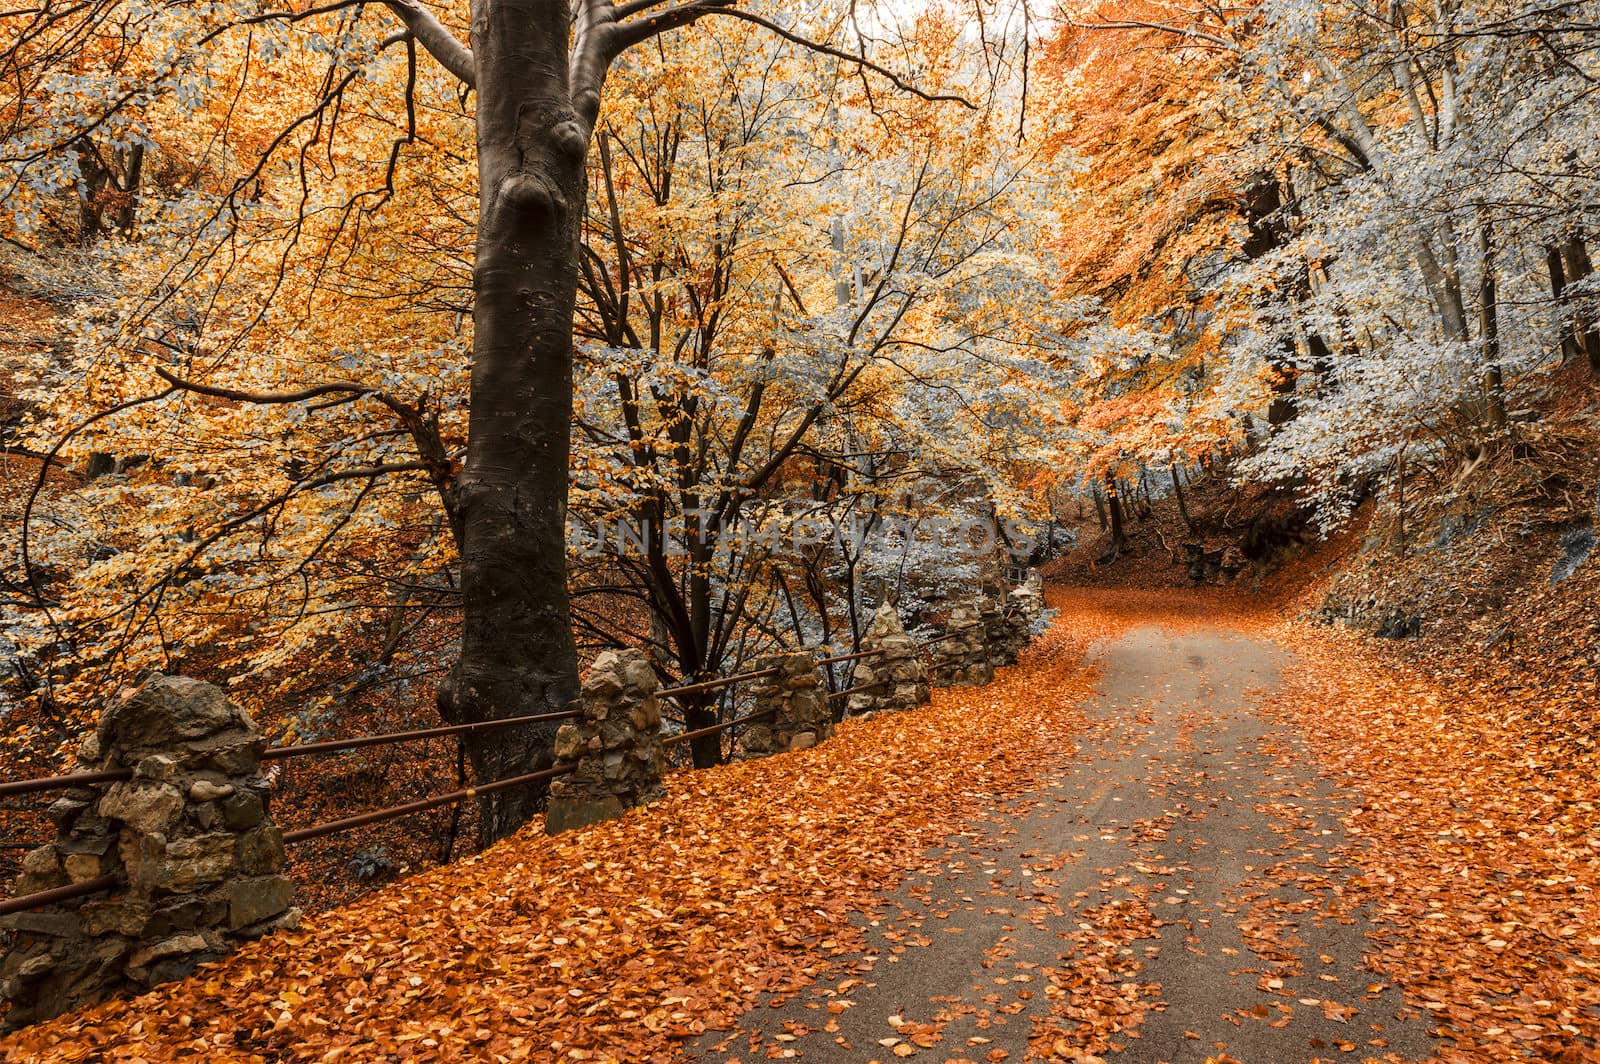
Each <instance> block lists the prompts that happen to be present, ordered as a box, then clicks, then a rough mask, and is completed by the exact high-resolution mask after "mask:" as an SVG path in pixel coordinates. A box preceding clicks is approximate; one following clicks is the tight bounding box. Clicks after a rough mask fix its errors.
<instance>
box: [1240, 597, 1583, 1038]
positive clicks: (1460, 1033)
mask: <svg viewBox="0 0 1600 1064" xmlns="http://www.w3.org/2000/svg"><path fill="white" fill-rule="evenodd" d="M1274 634H1275V635H1276V636H1277V637H1278V638H1280V639H1281V640H1283V641H1284V642H1287V643H1289V644H1290V645H1292V646H1293V648H1294V649H1295V650H1296V651H1297V653H1298V654H1299V658H1298V660H1297V662H1296V664H1295V665H1294V666H1293V668H1292V669H1291V671H1290V673H1289V675H1288V680H1289V683H1288V685H1287V686H1286V688H1285V690H1284V692H1283V695H1282V697H1281V698H1279V699H1278V700H1277V701H1276V702H1275V704H1274V705H1273V706H1271V707H1269V709H1268V712H1269V713H1270V714H1271V715H1273V716H1275V717H1276V718H1277V720H1278V721H1279V722H1280V723H1283V724H1288V725H1292V726H1294V727H1296V728H1299V729H1301V730H1302V731H1303V732H1304V733H1305V734H1306V735H1307V737H1308V738H1309V739H1310V748H1311V749H1312V750H1314V751H1315V753H1316V756H1317V758H1318V760H1319V761H1320V762H1321V763H1322V767H1323V769H1324V771H1326V772H1327V773H1328V774H1329V775H1330V776H1331V777H1332V779H1333V780H1334V781H1335V782H1336V783H1338V784H1340V785H1341V786H1343V787H1347V788H1349V789H1351V790H1352V791H1354V792H1355V793H1357V794H1359V795H1361V796H1362V798H1363V802H1362V804H1361V805H1360V806H1359V807H1358V808H1357V809H1355V810H1354V811H1353V812H1352V813H1351V815H1349V816H1348V817H1347V818H1346V827H1347V829H1348V830H1349V832H1350V833H1351V834H1352V835H1353V836H1356V837H1358V838H1360V839H1361V840H1362V841H1363V845H1362V846H1360V847H1358V848H1357V850H1356V852H1357V853H1358V854H1359V857H1358V861H1359V865H1360V868H1359V874H1358V875H1357V876H1356V877H1355V878H1354V882H1355V884H1356V887H1357V890H1358V891H1359V892H1360V894H1361V896H1362V900H1364V901H1365V902H1366V904H1367V905H1368V907H1369V911H1370V913H1371V916H1372V919H1373V920H1374V922H1375V923H1376V924H1377V926H1378V928H1379V937H1380V940H1381V941H1380V943H1379V945H1380V948H1379V951H1378V953H1377V954H1376V956H1375V958H1374V962H1375V964H1376V965H1377V966H1378V967H1379V968H1380V969H1381V970H1382V971H1383V972H1385V974H1388V975H1390V976H1392V977H1393V978H1394V979H1395V980H1396V981H1397V982H1398V983H1400V984H1401V985H1402V986H1403V987H1404V988H1405V989H1406V991H1407V999H1408V1000H1409V1001H1410V1002H1411V1003H1413V1004H1415V1005H1417V1006H1419V1007H1422V1008H1425V1009H1427V1010H1429V1011H1430V1012H1431V1013H1432V1016H1433V1019H1434V1021H1435V1022H1436V1023H1437V1024H1438V1026H1439V1030H1440V1033H1441V1035H1443V1036H1444V1038H1445V1039H1446V1041H1445V1043H1443V1044H1442V1046H1441V1048H1440V1050H1439V1058H1440V1059H1441V1060H1443V1061H1447V1062H1454V1061H1460V1062H1465V1061H1485V1060H1495V1061H1505V1060H1540V1061H1557V1062H1576V1061H1585V1060H1594V1059H1596V1058H1597V1055H1600V754H1597V751H1596V744H1595V740H1594V735H1593V704H1592V703H1590V704H1589V705H1588V706H1587V708H1586V707H1585V705H1584V700H1583V699H1581V698H1578V697H1572V698H1563V696H1562V692H1561V690H1551V691H1549V692H1546V695H1547V696H1548V697H1545V698H1543V699H1542V700H1541V701H1540V703H1539V704H1538V705H1536V706H1534V705H1531V704H1530V705H1528V706H1521V707H1519V706H1516V705H1508V704H1507V703H1506V702H1504V701H1502V700H1500V699H1495V698H1490V697H1486V696H1485V695H1483V694H1482V693H1480V692H1474V691H1472V690H1471V689H1465V690H1464V689H1461V688H1456V689H1453V690H1445V689H1442V688H1441V687H1439V686H1438V685H1436V684H1435V683H1433V682H1431V681H1430V680H1429V679H1427V678H1426V677H1424V676H1423V675H1421V674H1419V673H1417V672H1414V671H1412V670H1405V671H1401V670H1398V669H1396V668H1395V666H1394V664H1393V663H1392V662H1386V661H1385V660H1384V657H1383V656H1382V655H1380V654H1379V653H1377V652H1375V651H1374V650H1373V649H1372V648H1371V647H1370V646H1363V645H1362V644H1361V642H1360V640H1359V639H1358V638H1357V637H1355V636H1353V635H1350V634H1348V633H1339V632H1330V631H1328V630H1326V629H1316V630H1308V629H1306V628H1303V627H1300V626H1293V627H1287V628H1283V629H1280V630H1278V631H1277V632H1275V633H1274ZM1568 693H1569V694H1570V693H1571V692H1570V691H1569V692H1568Z"/></svg>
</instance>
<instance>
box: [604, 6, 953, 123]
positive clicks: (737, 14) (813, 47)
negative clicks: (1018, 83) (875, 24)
mask: <svg viewBox="0 0 1600 1064" xmlns="http://www.w3.org/2000/svg"><path fill="white" fill-rule="evenodd" d="M737 2H738V0H689V2H688V3H683V4H679V5H678V6H676V7H674V8H672V9H670V10H668V11H663V12H661V13H660V14H658V15H652V16H650V17H649V18H643V19H639V20H637V21H634V22H622V23H618V24H617V25H616V28H615V30H614V31H613V34H612V42H613V51H612V53H611V54H612V55H613V56H615V55H620V54H621V53H622V52H624V51H626V50H627V49H628V48H631V47H633V46H634V45H635V44H638V43H640V42H641V41H647V40H649V39H650V38H652V37H655V36H658V35H660V34H662V33H666V32H667V31H669V30H674V29H678V28H680V27H683V26H688V25H690V24H692V23H694V22H698V21H699V20H700V19H702V18H704V17H705V16H707V15H725V16H727V17H728V18H734V19H738V20H739V21H741V22H748V23H750V24H751V25H754V26H760V27H761V28H762V29H764V30H766V31H767V32H768V33H771V34H773V35H775V36H777V37H781V38H783V39H784V40H786V41H788V42H789V43H790V44H797V45H799V46H800V47H802V48H805V49H807V50H808V51H812V52H816V53H818V54H819V55H827V56H832V57H833V58H835V59H842V60H844V61H845V62H846V63H853V64H855V65H856V66H858V67H860V68H861V69H863V70H870V71H872V72H873V73H874V74H877V75H878V76H879V77H881V78H884V79H885V80H886V81H888V82H889V83H890V84H891V85H893V86H894V87H895V88H897V89H899V90H900V91H901V92H905V93H909V94H910V95H912V96H918V97H921V98H922V99H924V100H928V101H931V102H934V103H958V104H960V105H961V106H963V107H965V108H968V109H969V110H973V111H976V110H977V109H978V105H977V104H975V103H973V102H972V101H971V100H969V99H967V98H966V97H965V96H961V95H958V94H954V93H938V92H929V91H927V90H926V89H919V88H917V87H916V86H915V85H912V84H911V83H910V82H908V81H906V80H905V79H904V78H902V77H900V75H898V74H896V73H895V72H894V71H892V70H890V69H888V68H887V67H883V66H879V65H878V64H877V63H874V62H873V61H872V60H870V59H868V58H867V57H866V56H863V55H854V54H852V53H850V52H846V51H843V50H841V49H838V48H835V47H833V46H832V45H828V44H823V43H822V42H821V41H814V40H811V39H810V38H809V37H803V36H801V35H800V34H798V33H794V32H792V31H790V30H786V29H784V28H783V27H782V26H780V25H778V24H777V23H776V22H773V21H771V20H770V19H766V18H762V17H761V16H760V15H756V14H752V13H751V12H749V11H742V10H740V9H739V8H737V7H734V6H733V5H734V4H735V3H737ZM644 6H649V5H644ZM640 7H641V5H640V4H637V3H636V4H630V5H625V8H627V9H633V10H637V9H639V8H640Z"/></svg>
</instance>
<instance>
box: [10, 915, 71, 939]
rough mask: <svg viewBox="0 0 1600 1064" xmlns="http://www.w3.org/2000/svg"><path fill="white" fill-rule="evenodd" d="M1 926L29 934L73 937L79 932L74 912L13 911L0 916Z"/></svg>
mask: <svg viewBox="0 0 1600 1064" xmlns="http://www.w3.org/2000/svg"><path fill="white" fill-rule="evenodd" d="M0 927H4V928H8V929H10V930H12V931H18V932H21V933H22V934H27V935H49V936H50V937H52V938H71V937H73V936H74V935H76V934H77V933H78V917H77V916H76V915H75V914H73V913H51V912H43V913H40V912H26V913H11V914H10V915H8V916H0Z"/></svg>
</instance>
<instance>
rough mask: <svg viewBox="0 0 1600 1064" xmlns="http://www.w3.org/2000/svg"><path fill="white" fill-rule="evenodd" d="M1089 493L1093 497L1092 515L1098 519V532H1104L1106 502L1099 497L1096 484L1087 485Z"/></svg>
mask: <svg viewBox="0 0 1600 1064" xmlns="http://www.w3.org/2000/svg"><path fill="white" fill-rule="evenodd" d="M1089 491H1090V493H1091V494H1093V495H1094V514H1095V516H1096V517H1098V518H1099V519H1100V531H1102V532H1104V531H1105V530H1106V501H1105V499H1103V498H1101V496H1100V486H1099V485H1098V484H1091V485H1089Z"/></svg>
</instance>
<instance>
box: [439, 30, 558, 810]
mask: <svg viewBox="0 0 1600 1064" xmlns="http://www.w3.org/2000/svg"><path fill="white" fill-rule="evenodd" d="M473 7H474V11H473V20H472V46H473V52H474V53H475V56H476V69H477V77H476V81H477V86H476V87H477V96H478V101H477V103H478V106H477V130H478V178H479V189H480V202H479V215H478V242H477V260H476V266H475V270H474V276H473V285H474V303H473V329H474V333H473V350H472V386H471V408H470V409H471V413H470V417H469V420H468V430H467V433H468V435H467V455H466V463H465V469H464V471H463V474H462V478H461V504H462V521H463V533H464V541H463V544H462V551H461V596H462V607H463V610H462V612H463V620H462V629H461V652H460V658H459V660H458V661H457V664H456V666H455V668H454V670H453V671H452V672H451V674H450V676H449V677H448V678H447V680H446V681H445V682H444V683H442V684H441V685H440V689H439V709H440V712H441V714H442V715H443V716H444V717H445V719H447V720H450V721H456V722H467V721H479V720H491V719H496V718H501V717H510V716H520V715H524V714H533V713H544V712H553V711H557V710H562V709H565V708H567V707H568V706H569V705H570V704H571V703H572V702H573V700H574V699H576V698H577V695H578V667H577V651H576V648H575V646H574V644H573V638H572V625H571V622H570V619H569V612H568V601H567V575H566V537H565V528H564V525H565V522H566V509H567V458H568V448H569V425H570V424H571V414H572V315H573V306H574V303H575V301H576V296H577V285H578V241H579V229H580V220H581V217H582V211H583V207H584V157H585V152H586V150H587V144H588V137H587V136H586V135H585V134H584V132H583V127H582V125H581V124H580V123H579V121H578V116H577V114H576V113H575V112H574V110H573V106H572V103H571V100H570V95H569V86H568V80H567V79H568V74H567V69H568V66H567V63H568V53H567V41H568V33H569V28H570V21H569V20H570V17H571V16H570V13H569V11H568V10H567V6H566V5H565V4H552V3H549V2H547V0H480V2H478V3H475V4H474V5H473ZM556 727H557V725H556V723H555V722H550V723H543V724H539V725H531V726H523V727H519V728H515V729H509V728H502V729H495V730H493V731H492V732H485V733H479V734H475V735H470V736H468V737H467V753H468V757H469V758H470V759H471V761H472V768H473V774H474V776H475V778H476V779H477V780H479V781H480V782H488V781H491V780H496V779H503V778H505V777H508V776H515V775H519V774H522V773H527V772H532V771H536V770H538V769H540V768H542V767H544V766H546V765H548V764H550V763H551V760H552V754H551V743H552V741H553V739H554V736H555V731H556ZM543 798H544V788H534V787H519V788H513V789H510V790H506V791H501V792H499V793H497V794H494V795H488V796H484V797H481V798H480V799H479V805H480V811H481V821H480V823H481V831H480V835H481V837H482V838H483V839H484V840H485V841H489V840H493V839H498V838H503V837H504V836H506V835H508V834H510V833H511V832H512V831H514V830H515V829H516V828H517V826H518V825H520V824H521V823H522V822H523V821H525V820H526V819H527V818H528V817H529V816H530V815H531V814H532V813H533V812H534V811H535V810H536V809H537V808H538V807H539V805H540V804H541V803H542V801H543Z"/></svg>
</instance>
